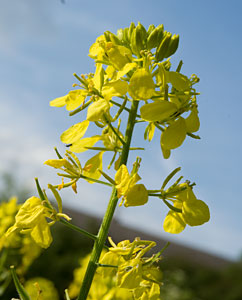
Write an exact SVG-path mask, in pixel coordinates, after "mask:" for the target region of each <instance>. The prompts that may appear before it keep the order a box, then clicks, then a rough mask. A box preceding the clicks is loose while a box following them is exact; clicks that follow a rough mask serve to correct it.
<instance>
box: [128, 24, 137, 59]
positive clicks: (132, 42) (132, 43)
mask: <svg viewBox="0 0 242 300" xmlns="http://www.w3.org/2000/svg"><path fill="white" fill-rule="evenodd" d="M136 33H137V31H136V28H134V30H133V32H132V35H131V40H130V46H131V50H132V52H133V53H134V54H135V55H137V56H138V55H139V52H138V49H137V45H136Z"/></svg>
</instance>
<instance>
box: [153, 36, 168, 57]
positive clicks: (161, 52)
mask: <svg viewBox="0 0 242 300" xmlns="http://www.w3.org/2000/svg"><path fill="white" fill-rule="evenodd" d="M170 40H171V33H170V32H167V34H166V36H165V37H164V39H163V40H162V41H161V43H160V45H159V46H158V48H157V49H156V53H155V58H156V60H157V61H162V60H163V59H164V58H165V57H166V53H167V51H168V49H169V44H170Z"/></svg>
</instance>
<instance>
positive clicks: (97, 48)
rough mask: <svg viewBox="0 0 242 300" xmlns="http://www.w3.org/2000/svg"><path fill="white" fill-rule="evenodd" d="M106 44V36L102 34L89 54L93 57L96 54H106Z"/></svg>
mask: <svg viewBox="0 0 242 300" xmlns="http://www.w3.org/2000/svg"><path fill="white" fill-rule="evenodd" d="M104 45H105V37H104V35H101V36H99V37H98V38H97V39H96V42H95V43H94V44H93V45H92V46H91V47H90V49H89V56H90V57H92V58H96V56H100V55H101V54H103V55H104V54H105V51H104V48H103V47H104ZM102 46H103V47H102Z"/></svg>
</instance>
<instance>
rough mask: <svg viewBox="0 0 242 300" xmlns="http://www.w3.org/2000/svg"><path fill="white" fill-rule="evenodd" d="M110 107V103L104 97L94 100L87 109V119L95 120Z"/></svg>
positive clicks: (99, 118)
mask: <svg viewBox="0 0 242 300" xmlns="http://www.w3.org/2000/svg"><path fill="white" fill-rule="evenodd" d="M109 108H110V105H109V103H108V101H107V100H106V99H100V100H98V101H95V102H94V103H92V104H91V105H90V106H88V109H87V120H89V121H92V122H96V121H100V120H102V118H103V114H104V113H106V112H107V111H108V110H109Z"/></svg>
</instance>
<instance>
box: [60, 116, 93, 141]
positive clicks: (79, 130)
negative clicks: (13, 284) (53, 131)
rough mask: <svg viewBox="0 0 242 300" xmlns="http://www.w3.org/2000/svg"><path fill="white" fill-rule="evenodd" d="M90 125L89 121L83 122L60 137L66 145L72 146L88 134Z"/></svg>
mask: <svg viewBox="0 0 242 300" xmlns="http://www.w3.org/2000/svg"><path fill="white" fill-rule="evenodd" d="M88 125H89V121H87V120H85V121H83V122H80V123H77V124H75V125H73V126H71V127H70V128H68V129H67V130H66V131H64V132H63V133H62V135H61V137H60V139H61V141H62V142H63V143H65V144H72V143H75V142H76V141H78V140H79V139H81V138H82V137H83V135H84V134H85V133H86V131H87V128H88Z"/></svg>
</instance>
